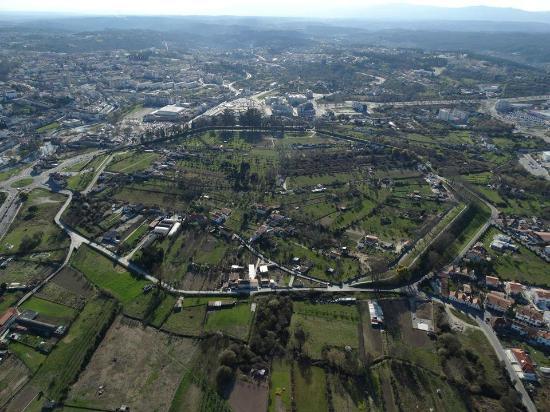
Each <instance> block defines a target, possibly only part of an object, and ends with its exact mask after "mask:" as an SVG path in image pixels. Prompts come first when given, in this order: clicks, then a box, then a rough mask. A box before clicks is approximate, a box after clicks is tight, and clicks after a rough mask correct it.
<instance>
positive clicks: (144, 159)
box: [107, 152, 159, 173]
mask: <svg viewBox="0 0 550 412" xmlns="http://www.w3.org/2000/svg"><path fill="white" fill-rule="evenodd" d="M158 158H159V155H158V154H157V153H145V152H143V153H138V152H133V153H130V154H124V155H121V156H119V157H116V158H115V159H113V160H112V161H111V163H110V164H109V165H108V166H107V169H108V170H109V171H111V172H120V173H133V172H137V171H140V170H145V169H147V168H149V166H151V164H152V163H153V162H154V161H155V160H157V159H158Z"/></svg>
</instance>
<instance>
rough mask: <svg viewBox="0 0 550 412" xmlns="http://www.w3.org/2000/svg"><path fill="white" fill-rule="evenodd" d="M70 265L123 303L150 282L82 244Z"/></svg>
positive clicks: (141, 291) (136, 295)
mask: <svg viewBox="0 0 550 412" xmlns="http://www.w3.org/2000/svg"><path fill="white" fill-rule="evenodd" d="M71 266H72V267H73V268H74V269H76V270H78V271H80V272H82V273H83V274H84V275H85V276H86V278H88V280H90V281H91V282H92V283H93V284H95V285H96V286H97V287H99V288H100V289H103V290H105V291H107V292H109V293H111V294H112V295H113V296H114V297H115V298H116V299H118V300H119V301H120V302H121V303H122V304H123V305H126V304H129V303H130V302H131V301H133V300H134V299H136V298H137V297H138V296H140V295H142V294H143V286H145V285H146V284H148V283H150V282H148V281H146V280H143V279H138V278H136V277H134V276H132V275H131V274H130V273H129V272H128V271H127V270H125V269H123V268H121V267H120V266H117V265H115V264H113V263H112V261H111V260H109V259H108V258H106V257H104V256H103V255H100V254H99V253H97V252H95V251H93V250H92V249H91V248H90V247H88V246H85V245H82V246H81V247H80V248H79V249H78V251H77V252H76V253H75V254H74V255H73V257H72V258H71Z"/></svg>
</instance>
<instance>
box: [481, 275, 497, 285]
mask: <svg viewBox="0 0 550 412" xmlns="http://www.w3.org/2000/svg"><path fill="white" fill-rule="evenodd" d="M499 283H500V279H499V278H497V277H496V276H485V284H486V285H494V286H497V285H498V284H499Z"/></svg>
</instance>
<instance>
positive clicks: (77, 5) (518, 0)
mask: <svg viewBox="0 0 550 412" xmlns="http://www.w3.org/2000/svg"><path fill="white" fill-rule="evenodd" d="M389 3H407V4H420V5H430V6H442V7H464V6H479V5H484V6H494V7H513V8H518V9H523V10H529V11H550V0H393V1H391V0H390V1H388V0H386V1H384V0H336V1H335V0H298V1H297V0H276V1H261V0H92V1H90V0H0V11H25V12H71V13H85V14H125V15H129V14H171V15H197V14H198V15H239V16H246V15H254V16H266V15H267V16H319V17H331V15H332V14H333V13H337V10H338V8H354V7H361V8H364V7H368V6H373V5H374V6H376V5H381V4H382V5H383V4H389Z"/></svg>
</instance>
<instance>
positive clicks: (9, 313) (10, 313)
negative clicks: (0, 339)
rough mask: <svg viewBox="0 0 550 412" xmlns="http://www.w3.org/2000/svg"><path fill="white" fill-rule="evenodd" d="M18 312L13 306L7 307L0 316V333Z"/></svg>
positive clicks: (8, 325) (6, 328) (9, 324)
mask: <svg viewBox="0 0 550 412" xmlns="http://www.w3.org/2000/svg"><path fill="white" fill-rule="evenodd" d="M17 315H19V312H18V311H17V309H15V308H9V309H8V310H6V311H5V312H4V313H3V314H2V315H1V316H0V335H1V334H2V333H4V332H5V331H6V330H8V328H9V327H10V326H11V325H12V323H13V322H14V321H15V318H17Z"/></svg>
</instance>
